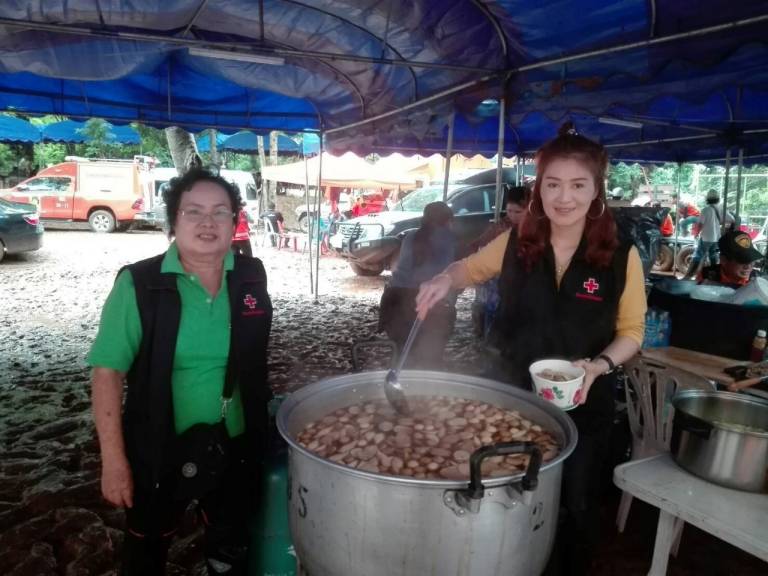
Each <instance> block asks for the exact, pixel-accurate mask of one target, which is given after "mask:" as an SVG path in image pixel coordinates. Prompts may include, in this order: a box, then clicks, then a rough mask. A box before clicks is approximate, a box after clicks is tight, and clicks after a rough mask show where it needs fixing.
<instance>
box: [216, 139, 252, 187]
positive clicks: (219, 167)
mask: <svg viewBox="0 0 768 576" xmlns="http://www.w3.org/2000/svg"><path fill="white" fill-rule="evenodd" d="M208 138H210V148H211V164H212V168H213V169H214V171H215V172H216V174H218V173H219V170H220V169H221V157H220V156H219V147H218V145H217V144H216V128H211V129H210V130H209V131H208ZM243 193H245V191H243Z"/></svg>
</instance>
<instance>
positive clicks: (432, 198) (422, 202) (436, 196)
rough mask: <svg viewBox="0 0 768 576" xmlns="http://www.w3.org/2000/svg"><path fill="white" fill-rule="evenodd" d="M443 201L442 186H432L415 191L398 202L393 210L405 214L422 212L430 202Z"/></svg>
mask: <svg viewBox="0 0 768 576" xmlns="http://www.w3.org/2000/svg"><path fill="white" fill-rule="evenodd" d="M442 199H443V187H442V186H430V187H429V188H419V189H418V190H414V191H413V192H411V193H410V194H408V196H406V197H405V198H403V199H402V200H401V201H400V202H398V203H397V204H396V205H395V206H394V207H393V208H392V210H401V211H403V212H422V211H424V206H426V205H427V204H429V203H430V202H437V201H438V200H442Z"/></svg>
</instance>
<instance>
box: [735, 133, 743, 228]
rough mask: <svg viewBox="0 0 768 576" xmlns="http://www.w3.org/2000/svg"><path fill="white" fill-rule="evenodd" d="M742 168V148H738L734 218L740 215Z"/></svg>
mask: <svg viewBox="0 0 768 576" xmlns="http://www.w3.org/2000/svg"><path fill="white" fill-rule="evenodd" d="M743 168H744V148H739V165H738V168H737V169H736V218H737V219H738V217H739V216H740V215H741V193H742V190H741V171H742V169H743Z"/></svg>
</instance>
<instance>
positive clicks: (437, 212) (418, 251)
mask: <svg viewBox="0 0 768 576" xmlns="http://www.w3.org/2000/svg"><path fill="white" fill-rule="evenodd" d="M452 221H453V212H452V211H451V209H450V207H449V206H448V205H447V204H446V203H445V202H432V203H430V204H427V205H426V206H425V207H424V215H423V217H422V220H421V226H420V227H419V229H418V230H416V231H414V232H412V233H410V234H407V235H406V236H405V238H404V239H403V243H402V245H401V247H400V257H399V258H398V261H397V265H396V266H395V269H394V270H393V272H392V280H390V282H389V284H388V285H387V287H386V288H385V289H384V293H383V294H382V296H381V305H380V307H379V331H384V332H386V333H387V335H388V336H389V337H390V338H391V339H392V340H394V342H395V344H397V348H398V352H401V351H402V349H403V346H404V345H405V341H406V340H407V338H408V332H409V331H410V329H411V325H412V324H413V321H414V320H415V319H416V311H415V300H416V294H418V291H419V286H420V285H421V283H422V282H425V281H426V280H429V279H430V278H432V277H433V276H434V275H435V274H437V273H438V272H439V271H440V270H443V269H444V268H445V267H446V266H447V265H448V264H450V263H451V262H453V260H454V258H455V254H456V237H455V235H454V233H453V231H452V230H451V222H452ZM438 300H439V301H436V302H435V304H436V306H435V309H434V310H433V311H432V312H431V313H430V314H429V316H428V317H427V318H426V319H425V321H424V324H423V326H422V328H421V330H420V332H419V334H418V336H417V338H416V340H415V342H414V345H413V349H412V351H411V353H410V355H409V357H408V358H409V359H408V363H407V365H408V366H409V367H419V368H439V367H440V365H441V364H442V360H443V351H444V350H445V345H446V343H447V342H448V338H450V336H451V333H452V332H453V325H454V323H455V321H456V307H455V295H452V294H448V293H446V294H445V295H444V297H442V298H440V299H438Z"/></svg>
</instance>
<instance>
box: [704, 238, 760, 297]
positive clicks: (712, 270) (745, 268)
mask: <svg viewBox="0 0 768 576" xmlns="http://www.w3.org/2000/svg"><path fill="white" fill-rule="evenodd" d="M717 244H718V246H719V248H720V263H719V264H715V265H713V266H707V267H705V268H703V269H702V271H701V273H700V274H699V277H698V281H699V284H720V285H722V286H728V287H730V288H736V289H738V288H741V287H742V286H744V285H746V284H748V283H749V281H750V280H751V279H752V278H754V276H755V270H754V267H755V262H757V261H759V260H761V259H762V258H763V255H762V254H761V253H760V252H759V251H758V250H757V249H756V248H755V247H754V245H753V244H752V239H751V238H750V237H749V234H747V233H746V232H741V231H738V230H729V231H728V232H726V233H725V234H723V236H722V237H721V238H720V240H719V241H718V243H717Z"/></svg>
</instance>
